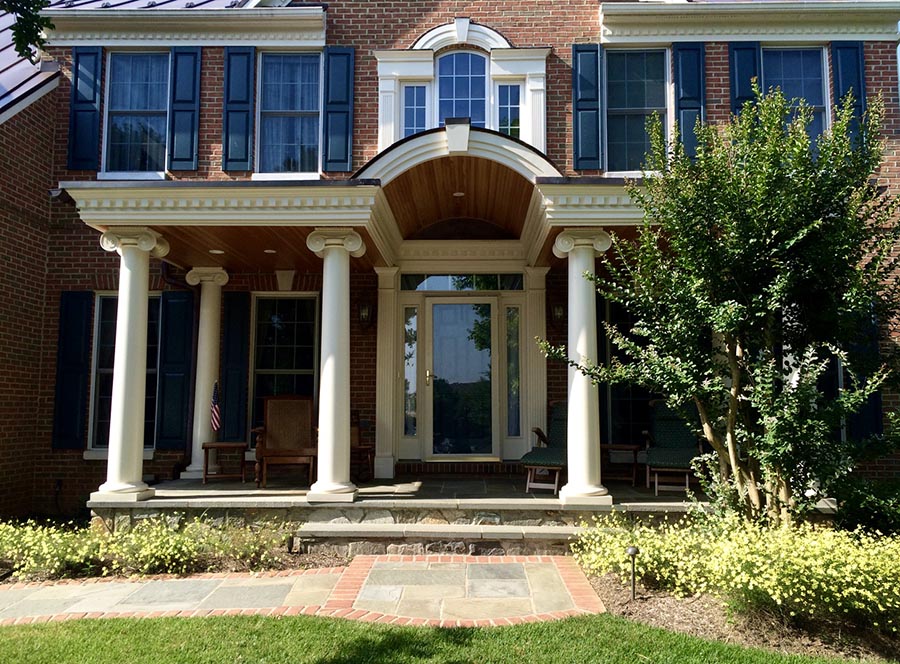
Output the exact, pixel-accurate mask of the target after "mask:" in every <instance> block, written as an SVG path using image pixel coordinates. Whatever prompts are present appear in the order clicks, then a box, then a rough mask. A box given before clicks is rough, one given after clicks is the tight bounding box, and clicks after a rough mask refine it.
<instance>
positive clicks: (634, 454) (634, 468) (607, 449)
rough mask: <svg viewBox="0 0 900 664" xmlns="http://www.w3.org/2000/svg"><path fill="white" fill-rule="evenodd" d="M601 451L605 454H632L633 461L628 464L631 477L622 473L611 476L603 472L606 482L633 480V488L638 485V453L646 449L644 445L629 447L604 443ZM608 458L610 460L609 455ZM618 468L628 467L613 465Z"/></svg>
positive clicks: (627, 445)
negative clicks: (619, 452)
mask: <svg viewBox="0 0 900 664" xmlns="http://www.w3.org/2000/svg"><path fill="white" fill-rule="evenodd" d="M600 449H601V450H603V451H605V452H610V451H613V450H616V451H622V452H631V461H630V462H629V463H628V464H627V465H630V466H631V475H625V474H624V473H622V474H621V475H618V474H616V475H611V474H607V473H605V472H603V471H602V470H601V476H602V478H603V479H604V480H626V481H627V480H631V486H635V485H636V484H637V466H638V464H637V453H638V452H639V451H641V450H642V449H644V446H643V445H629V444H622V443H604V444H602V445H600ZM607 458H609V454H607ZM613 465H616V466H619V465H622V466H624V465H626V464H618V463H617V464H613Z"/></svg>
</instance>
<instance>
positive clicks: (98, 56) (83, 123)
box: [68, 46, 103, 171]
mask: <svg viewBox="0 0 900 664" xmlns="http://www.w3.org/2000/svg"><path fill="white" fill-rule="evenodd" d="M102 68H103V49H102V48H100V47H99V46H96V47H94V46H91V47H86V46H76V47H74V48H73V49H72V101H71V105H70V106H69V160H68V168H69V169H70V170H86V171H96V170H97V156H98V154H99V152H100V89H101V78H100V76H101V71H102Z"/></svg>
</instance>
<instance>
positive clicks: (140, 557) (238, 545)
mask: <svg viewBox="0 0 900 664" xmlns="http://www.w3.org/2000/svg"><path fill="white" fill-rule="evenodd" d="M285 537H286V533H285V532H284V530H283V529H281V528H279V527H278V526H276V525H274V524H266V525H263V526H257V527H251V526H235V525H222V524H219V523H212V522H210V521H206V520H203V519H194V520H192V521H187V522H184V523H180V520H179V519H172V520H171V521H170V520H167V519H165V518H161V517H160V518H151V519H145V520H142V521H138V522H137V523H136V524H135V525H134V526H133V527H132V528H129V529H123V530H117V531H116V532H114V533H109V532H106V531H102V530H96V529H91V528H84V527H76V526H75V525H74V524H65V525H63V526H59V525H53V524H38V523H36V522H34V521H27V522H25V523H22V524H15V523H2V522H0V565H2V566H4V567H7V568H11V569H12V573H13V576H15V577H16V578H20V579H52V578H62V577H73V576H89V575H97V574H99V575H107V574H156V573H174V574H187V573H190V572H199V571H207V570H212V569H232V570H234V569H247V568H250V569H259V568H264V567H270V566H273V565H276V564H277V563H278V562H279V556H278V553H277V549H278V547H279V546H280V545H281V544H282V543H283V542H284V540H285Z"/></svg>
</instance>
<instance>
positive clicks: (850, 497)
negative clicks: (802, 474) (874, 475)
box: [835, 479, 900, 535]
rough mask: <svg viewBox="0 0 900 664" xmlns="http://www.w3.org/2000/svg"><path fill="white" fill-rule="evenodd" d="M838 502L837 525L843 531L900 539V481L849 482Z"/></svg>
mask: <svg viewBox="0 0 900 664" xmlns="http://www.w3.org/2000/svg"><path fill="white" fill-rule="evenodd" d="M835 498H836V499H837V501H838V509H837V514H836V515H835V523H836V524H837V525H838V526H840V527H841V528H845V529H847V530H854V529H856V528H863V529H865V530H868V531H871V532H879V533H883V534H885V535H900V480H882V481H873V480H864V479H852V480H847V481H844V482H842V483H841V484H840V485H839V486H838V487H837V490H836V492H835Z"/></svg>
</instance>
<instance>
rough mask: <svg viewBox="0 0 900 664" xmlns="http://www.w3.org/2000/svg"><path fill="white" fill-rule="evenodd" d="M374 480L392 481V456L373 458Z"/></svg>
mask: <svg viewBox="0 0 900 664" xmlns="http://www.w3.org/2000/svg"><path fill="white" fill-rule="evenodd" d="M375 479H377V480H392V479H394V457H393V456H376V457H375Z"/></svg>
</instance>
